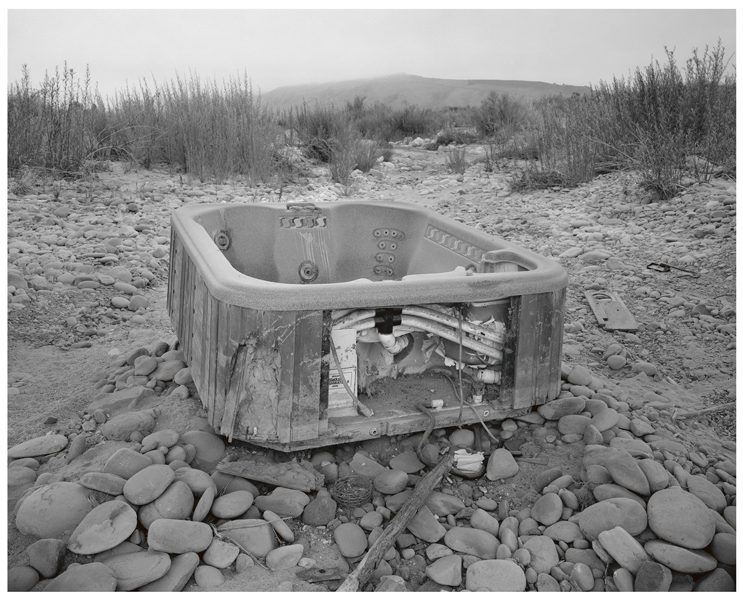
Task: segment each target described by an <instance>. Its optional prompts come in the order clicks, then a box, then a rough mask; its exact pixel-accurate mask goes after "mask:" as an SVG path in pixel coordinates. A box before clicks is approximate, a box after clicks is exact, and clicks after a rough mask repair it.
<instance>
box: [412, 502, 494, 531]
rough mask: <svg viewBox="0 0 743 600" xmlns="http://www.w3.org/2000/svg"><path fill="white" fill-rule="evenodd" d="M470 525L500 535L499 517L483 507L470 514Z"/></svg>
mask: <svg viewBox="0 0 743 600" xmlns="http://www.w3.org/2000/svg"><path fill="white" fill-rule="evenodd" d="M470 525H471V526H472V527H474V528H475V529H480V530H482V531H487V532H488V533H489V534H490V535H494V536H495V537H498V528H499V524H498V519H495V518H493V517H491V516H490V515H489V514H488V513H486V512H485V511H484V510H483V509H481V508H477V509H475V511H474V512H473V513H472V515H471V516H470ZM418 537H420V536H418Z"/></svg>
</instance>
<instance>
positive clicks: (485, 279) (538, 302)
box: [167, 201, 567, 451]
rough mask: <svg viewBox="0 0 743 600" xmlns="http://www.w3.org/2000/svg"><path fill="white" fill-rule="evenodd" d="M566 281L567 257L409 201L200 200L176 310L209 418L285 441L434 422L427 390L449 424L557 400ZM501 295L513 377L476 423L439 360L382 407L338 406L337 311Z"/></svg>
mask: <svg viewBox="0 0 743 600" xmlns="http://www.w3.org/2000/svg"><path fill="white" fill-rule="evenodd" d="M488 264H489V265H490V267H489V268H484V267H485V266H486V265H488ZM463 267H464V268H467V267H469V268H470V271H473V270H474V271H479V272H476V273H475V274H471V275H464V274H458V272H457V268H458V269H459V271H460V272H461V271H462V270H463ZM483 270H488V271H495V272H487V273H483V272H481V271H483ZM308 280H311V282H310V283H308V284H306V283H303V282H305V281H308ZM566 285H567V275H566V273H565V271H564V269H562V267H561V266H560V265H559V264H558V263H557V262H555V261H553V260H551V259H548V258H546V257H543V256H539V255H537V254H535V253H533V252H530V251H529V250H526V249H523V248H520V247H518V246H516V245H514V244H511V243H509V242H507V241H506V240H503V239H500V238H497V237H494V236H490V235H486V234H484V233H482V232H480V231H477V230H475V229H473V228H470V227H468V226H466V225H464V224H463V223H460V222H458V221H453V220H451V219H448V218H446V217H443V216H441V215H439V214H437V213H435V212H433V211H430V210H427V209H424V208H421V207H418V206H414V205H409V204H404V203H398V202H395V203H390V202H365V201H364V202H362V201H349V202H332V203H317V204H306V203H296V204H288V205H278V204H200V205H190V206H186V207H183V208H180V209H178V210H176V211H174V213H173V215H172V218H171V254H170V279H169V286H168V298H167V304H168V313H169V315H170V318H171V322H172V324H173V327H174V329H175V332H176V334H177V336H178V339H179V342H180V345H181V348H182V350H183V353H184V356H185V358H186V360H187V362H188V364H189V366H190V369H191V374H192V377H193V380H194V385H195V386H196V389H197V390H198V392H199V396H200V397H201V401H202V403H203V405H204V407H205V408H206V410H207V414H208V419H209V422H210V423H211V425H212V426H213V427H214V428H215V430H216V431H217V432H219V433H221V434H223V435H225V436H227V437H228V438H229V439H238V440H245V441H249V442H251V443H255V444H258V445H262V446H267V447H271V448H275V449H279V450H284V451H290V450H300V449H303V448H311V447H319V446H326V445H330V444H337V443H343V442H346V441H352V440H362V439H368V438H373V437H378V436H380V435H395V434H402V433H410V432H414V431H423V430H424V429H425V428H426V427H427V425H428V424H429V420H428V417H427V416H426V415H425V414H423V413H422V412H421V411H420V410H418V409H417V408H416V407H415V402H416V401H415V399H414V398H418V397H419V396H418V395H417V392H416V393H413V392H412V390H413V388H415V389H416V390H420V388H421V386H423V387H425V389H426V390H434V391H433V392H430V396H431V398H432V399H433V398H440V399H444V407H443V408H441V409H438V410H436V411H435V412H436V425H437V427H445V426H449V425H455V424H457V423H460V422H462V423H475V422H479V420H480V419H482V420H484V421H489V420H493V419H504V418H507V417H508V416H514V415H518V414H522V413H524V412H526V411H527V410H529V409H530V408H531V407H532V406H533V405H535V404H541V403H543V402H546V401H547V400H550V399H553V398H555V397H557V395H558V394H559V391H560V365H561V352H562V327H563V313H564V301H565V288H566ZM498 300H500V301H501V303H502V304H504V305H505V306H506V308H507V310H505V311H504V312H503V314H504V321H505V331H506V333H505V340H504V343H503V350H502V352H503V360H502V364H501V365H500V369H501V381H500V384H499V385H497V386H488V387H489V388H491V393H490V394H489V395H487V396H486V398H485V400H486V401H485V402H483V403H481V404H476V405H471V408H470V407H467V409H466V410H464V411H463V413H462V415H461V421H460V409H459V403H458V402H455V401H454V400H453V398H454V395H453V392H452V389H451V386H450V384H449V382H448V381H446V380H445V379H443V378H441V377H437V376H435V375H430V374H427V373H425V372H423V373H417V374H416V375H409V376H407V375H405V374H404V373H401V374H400V376H399V377H397V378H396V379H395V380H394V381H393V380H390V381H389V382H387V384H388V385H386V387H385V389H384V393H382V394H380V395H378V396H376V397H373V398H371V399H368V398H366V397H363V402H364V403H367V404H369V406H371V407H372V408H373V409H374V415H373V416H372V417H364V416H362V415H355V416H340V417H334V416H333V414H332V411H328V387H329V384H328V379H329V377H328V375H329V372H330V369H331V367H332V366H333V362H332V361H333V358H332V355H331V352H330V343H331V339H332V337H331V330H332V327H333V314H339V313H338V311H343V310H358V309H364V308H370V309H387V308H395V309H399V308H402V307H408V306H412V305H447V306H448V305H457V306H459V305H471V304H472V303H482V302H491V301H498ZM334 311H335V313H334ZM341 314H342V313H341ZM406 398H411V400H410V401H409V402H408V403H407V404H406V402H405V400H406ZM360 399H362V398H360ZM329 412H330V416H329ZM475 412H476V413H477V414H475Z"/></svg>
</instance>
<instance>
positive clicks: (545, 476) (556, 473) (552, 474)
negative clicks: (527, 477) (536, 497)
mask: <svg viewBox="0 0 743 600" xmlns="http://www.w3.org/2000/svg"><path fill="white" fill-rule="evenodd" d="M558 477H562V469H547V470H546V471H542V472H541V473H539V474H538V475H537V476H536V478H535V480H534V485H535V487H536V489H537V491H539V492H541V491H542V490H543V489H544V488H546V487H547V486H548V485H549V484H550V483H552V482H553V481H554V480H555V479H557V478H558Z"/></svg>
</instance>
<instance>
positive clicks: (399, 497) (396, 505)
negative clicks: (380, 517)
mask: <svg viewBox="0 0 743 600" xmlns="http://www.w3.org/2000/svg"><path fill="white" fill-rule="evenodd" d="M412 495H413V490H412V488H408V489H407V490H405V491H403V492H400V493H399V494H395V495H394V496H387V497H386V498H385V499H384V505H385V506H386V507H387V508H388V509H390V511H392V512H393V513H396V512H397V511H398V510H400V509H401V508H402V506H403V504H405V502H407V500H408V498H410V496H412Z"/></svg>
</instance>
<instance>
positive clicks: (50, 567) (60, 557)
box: [25, 538, 67, 579]
mask: <svg viewBox="0 0 743 600" xmlns="http://www.w3.org/2000/svg"><path fill="white" fill-rule="evenodd" d="M66 551H67V546H66V545H65V543H64V542H63V541H62V540H57V539H51V538H49V539H45V540H38V541H36V542H34V543H33V544H31V545H30V546H29V547H28V548H26V551H25V554H26V556H27V557H28V564H29V565H30V566H31V567H33V568H34V569H36V570H37V571H38V572H39V574H40V575H41V576H42V577H43V578H44V579H51V578H52V577H55V576H56V575H57V573H59V570H60V569H61V568H62V564H63V563H64V557H65V552H66Z"/></svg>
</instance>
